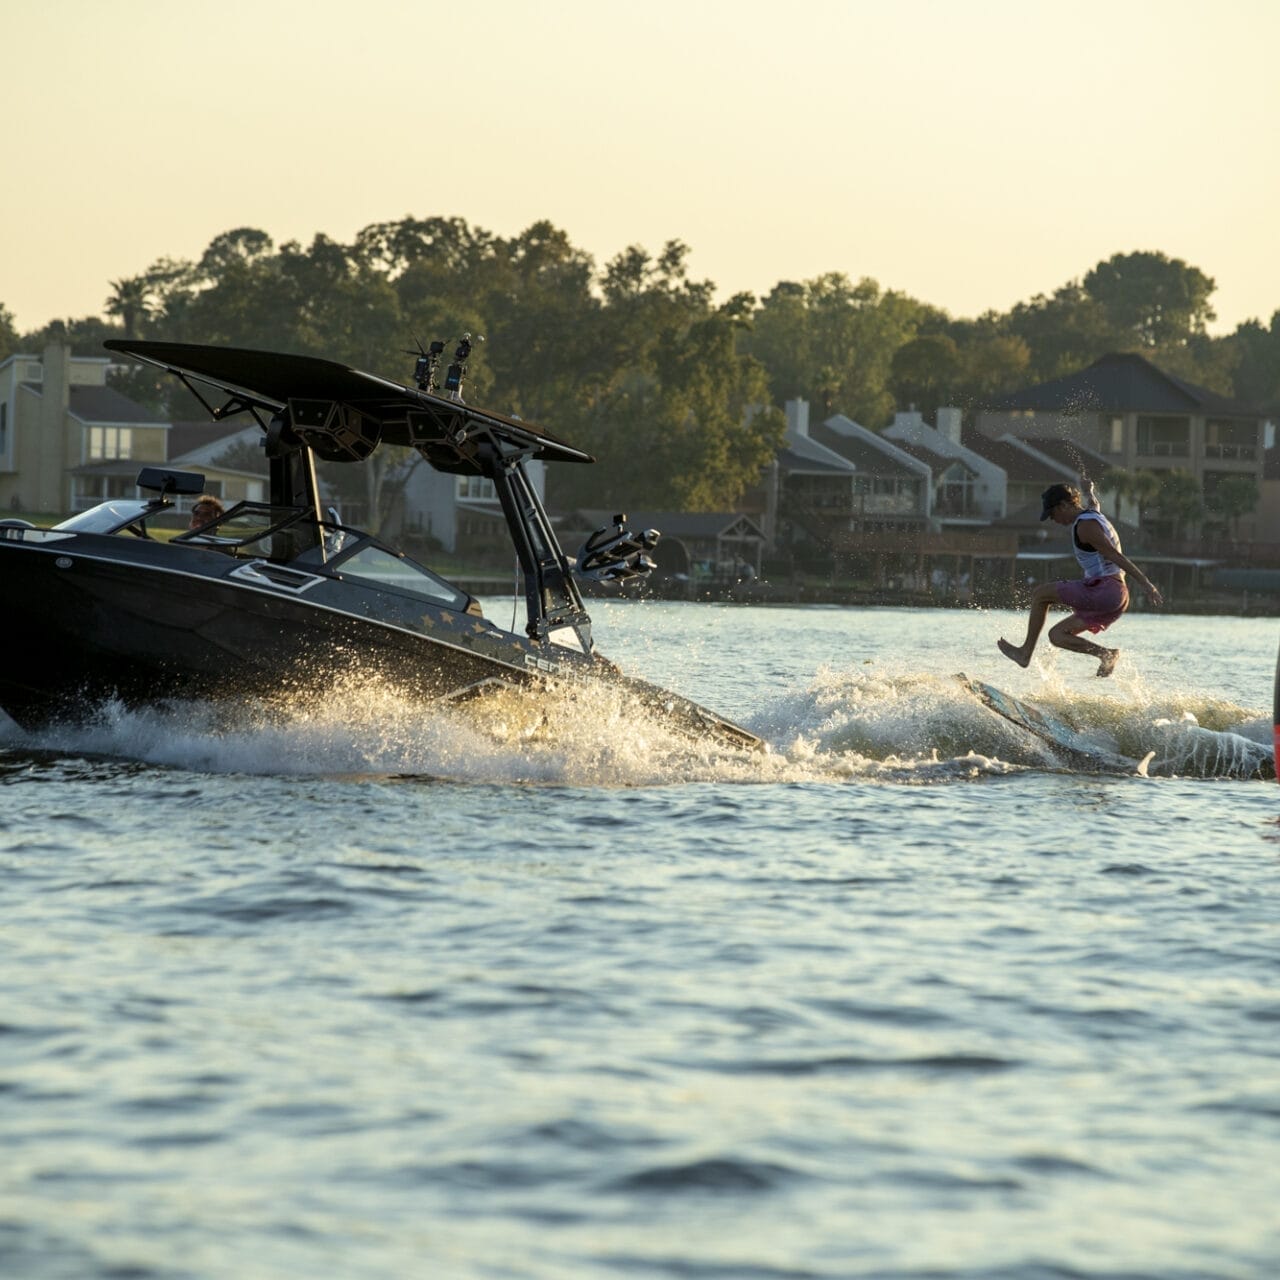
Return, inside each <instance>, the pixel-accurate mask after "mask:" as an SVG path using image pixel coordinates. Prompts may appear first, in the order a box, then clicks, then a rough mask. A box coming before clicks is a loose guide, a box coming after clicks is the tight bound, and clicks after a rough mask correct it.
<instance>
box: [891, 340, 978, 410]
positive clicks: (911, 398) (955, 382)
mask: <svg viewBox="0 0 1280 1280" xmlns="http://www.w3.org/2000/svg"><path fill="white" fill-rule="evenodd" d="M962 363H963V362H962V360H961V356H960V348H959V347H958V346H956V343H955V340H954V339H953V338H949V337H948V336H947V335H946V334H945V333H930V334H925V335H924V336H923V337H919V338H912V339H911V340H910V341H909V342H904V343H903V344H902V346H900V347H899V348H898V349H897V351H895V352H894V353H893V358H892V360H891V361H890V362H889V389H890V390H891V391H892V392H893V395H894V398H895V399H896V401H897V403H898V407H899V408H903V409H905V408H907V407H908V406H909V405H914V406H916V407H917V408H919V409H933V408H936V407H937V406H938V405H942V404H950V403H951V402H952V401H953V399H954V398H955V393H956V391H957V390H958V387H959V383H960V376H961V366H962Z"/></svg>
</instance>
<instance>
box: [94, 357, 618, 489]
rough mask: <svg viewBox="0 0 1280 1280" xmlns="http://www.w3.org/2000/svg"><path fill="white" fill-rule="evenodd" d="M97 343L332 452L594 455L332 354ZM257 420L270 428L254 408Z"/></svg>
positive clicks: (217, 412)
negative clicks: (385, 447) (266, 417)
mask: <svg viewBox="0 0 1280 1280" xmlns="http://www.w3.org/2000/svg"><path fill="white" fill-rule="evenodd" d="M103 345H104V346H105V347H107V348H108V350H111V351H118V352H120V353H121V354H122V355H128V356H133V357H134V358H135V359H138V360H143V361H146V362H147V363H148V364H153V365H156V366H157V367H158V368H161V369H164V370H165V371H166V372H168V373H172V374H174V375H175V376H176V377H178V378H180V379H181V380H182V381H183V382H184V383H186V385H187V386H188V387H189V388H190V389H191V390H192V391H193V392H195V394H196V395H197V396H199V398H200V399H201V400H204V396H202V395H200V390H199V388H198V387H196V386H193V385H192V383H193V382H194V383H200V384H203V385H204V386H205V387H206V388H209V387H213V388H217V389H218V390H219V391H221V392H222V393H224V394H225V395H226V396H227V397H228V399H227V401H226V402H225V403H224V404H223V405H221V406H220V407H216V408H215V407H213V406H212V405H209V403H208V401H205V404H206V407H207V408H209V410H210V412H211V413H212V414H213V416H214V418H215V419H216V418H225V417H228V416H230V415H231V414H233V413H240V412H246V411H247V412H252V413H254V416H255V417H258V415H259V413H260V412H266V413H268V414H270V415H271V416H272V417H277V416H279V415H286V416H287V420H288V425H289V427H290V428H291V429H292V430H293V431H294V432H295V433H296V434H297V435H298V436H299V437H300V438H301V440H302V441H303V442H304V443H305V444H307V445H308V446H309V447H310V448H312V449H314V450H315V452H316V453H317V454H318V455H319V456H320V457H322V458H326V459H331V460H334V461H345V462H353V461H360V460H362V459H364V458H366V457H368V456H369V454H371V453H372V452H373V451H374V449H376V448H377V447H378V445H379V444H393V445H405V446H408V447H411V448H414V449H417V450H418V451H419V452H421V453H422V454H423V456H424V457H426V459H427V461H428V462H430V463H431V464H432V466H434V467H437V468H438V469H439V470H441V471H456V472H463V473H479V472H480V468H479V467H478V466H477V465H476V462H475V456H476V450H477V448H478V447H479V445H480V443H481V442H485V441H487V442H489V443H491V444H492V443H499V442H500V443H501V444H504V445H506V446H507V447H509V448H511V449H512V450H513V451H515V452H518V453H520V454H521V455H523V456H526V457H532V458H542V459H545V460H546V461H548V462H594V461H595V459H594V458H593V457H592V456H591V455H590V454H589V453H585V452H584V451H583V450H581V449H575V448H574V447H573V445H570V444H566V443H565V442H564V441H563V440H558V439H556V437H555V436H553V435H551V434H550V433H549V432H547V431H544V430H542V428H541V427H536V426H534V425H533V424H531V423H528V422H521V421H520V420H518V419H516V418H508V417H505V416H504V415H502V414H498V413H491V412H489V411H488V410H485V409H477V408H475V407H473V406H472V405H469V404H465V403H463V402H462V401H461V400H451V399H449V398H447V397H445V396H440V395H435V394H433V393H432V392H428V391H420V390H418V389H416V388H414V387H406V386H402V385H401V384H400V383H398V382H392V381H390V380H389V379H387V378H381V377H378V376H376V375H375V374H372V373H364V372H362V371H361V370H359V369H352V368H350V367H349V366H348V365H344V364H339V363H337V362H336V361H333V360H322V359H319V358H318V357H316V356H299V355H287V354H284V353H281V352H275V351H254V350H250V349H248V348H245V347H212V346H203V345H200V344H197V343H189V342H135V341H131V340H128V339H118V338H113V339H111V340H109V341H107V342H105V343H104V344H103ZM259 423H260V425H262V426H263V428H264V429H266V428H267V424H266V423H265V422H263V421H262V419H261V418H260V417H259Z"/></svg>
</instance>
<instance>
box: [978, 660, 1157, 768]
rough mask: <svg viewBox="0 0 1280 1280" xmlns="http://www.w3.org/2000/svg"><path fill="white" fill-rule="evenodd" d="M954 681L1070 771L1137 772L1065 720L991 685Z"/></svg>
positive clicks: (1135, 763) (1134, 764)
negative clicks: (1043, 745) (1049, 751)
mask: <svg viewBox="0 0 1280 1280" xmlns="http://www.w3.org/2000/svg"><path fill="white" fill-rule="evenodd" d="M956 679H957V680H959V681H960V683H961V684H963V685H964V686H965V687H966V688H967V689H968V690H969V692H970V693H972V694H973V695H974V696H975V697H976V698H977V699H978V701H979V702H981V703H982V704H983V705H984V706H986V707H988V708H989V709H990V710H992V711H994V712H995V713H996V715H999V716H1003V717H1004V718H1005V719H1006V720H1008V721H1010V722H1012V723H1013V724H1016V725H1017V726H1018V728H1020V729H1025V730H1026V731H1027V732H1028V733H1032V734H1034V735H1035V736H1036V737H1037V738H1039V739H1040V740H1041V741H1042V742H1046V743H1048V745H1049V746H1050V748H1051V749H1052V750H1053V752H1054V754H1055V755H1056V756H1058V757H1059V758H1061V759H1062V761H1063V763H1064V764H1068V765H1070V766H1071V767H1072V768H1073V769H1078V770H1080V771H1081V772H1087V773H1121V774H1129V775H1132V774H1135V773H1138V772H1139V771H1140V766H1139V764H1138V761H1136V760H1130V759H1129V758H1128V757H1127V756H1122V755H1117V754H1116V753H1115V752H1113V751H1107V750H1106V749H1105V748H1100V747H1095V746H1094V745H1093V744H1092V743H1090V742H1089V741H1087V740H1086V738H1085V737H1084V735H1083V734H1081V733H1080V732H1079V731H1078V730H1076V729H1073V728H1072V727H1071V726H1070V725H1069V724H1068V723H1067V722H1066V721H1065V720H1061V719H1059V718H1058V717H1057V716H1055V715H1051V714H1050V713H1049V712H1047V711H1043V710H1041V709H1040V708H1039V707H1034V706H1032V705H1031V704H1030V703H1028V702H1023V701H1022V699H1021V698H1015V697H1014V696H1013V694H1011V693H1005V691H1004V690H1003V689H997V688H996V687H995V685H991V684H984V683H983V682H982V681H981V680H971V679H970V678H969V677H968V676H966V675H964V674H963V673H961V674H960V675H958V676H957V677H956Z"/></svg>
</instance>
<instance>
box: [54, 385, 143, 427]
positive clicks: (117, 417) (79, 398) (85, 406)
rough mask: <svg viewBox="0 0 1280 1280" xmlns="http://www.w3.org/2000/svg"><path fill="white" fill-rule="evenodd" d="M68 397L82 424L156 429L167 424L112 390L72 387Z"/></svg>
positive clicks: (106, 388)
mask: <svg viewBox="0 0 1280 1280" xmlns="http://www.w3.org/2000/svg"><path fill="white" fill-rule="evenodd" d="M69 393H70V408H71V412H72V414H73V415H74V416H75V417H77V418H79V419H80V421H81V422H91V423H94V424H101V425H105V424H110V425H112V426H131V427H159V426H163V425H164V424H165V423H166V422H168V419H167V418H162V417H160V415H159V414H157V413H152V412H151V410H150V409H147V408H144V407H143V406H142V405H140V404H138V403H136V402H135V401H133V400H130V399H129V397H128V396H124V395H121V394H120V392H118V391H117V390H116V389H115V388H114V387H81V386H72V387H71V388H69Z"/></svg>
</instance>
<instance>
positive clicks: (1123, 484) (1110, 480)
mask: <svg viewBox="0 0 1280 1280" xmlns="http://www.w3.org/2000/svg"><path fill="white" fill-rule="evenodd" d="M1106 483H1107V487H1108V488H1111V489H1114V490H1115V493H1116V496H1117V497H1118V498H1128V499H1129V500H1130V501H1132V502H1133V504H1134V505H1135V506H1136V507H1137V508H1138V518H1137V523H1138V525H1139V527H1141V525H1142V513H1143V508H1144V507H1149V506H1150V504H1151V503H1152V502H1153V501H1154V499H1155V498H1156V496H1157V495H1158V494H1159V493H1160V488H1161V479H1160V476H1159V475H1157V474H1156V472H1154V471H1144V470H1137V471H1125V470H1124V469H1123V468H1121V467H1116V468H1114V469H1113V470H1111V471H1108V472H1107V480H1106Z"/></svg>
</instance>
